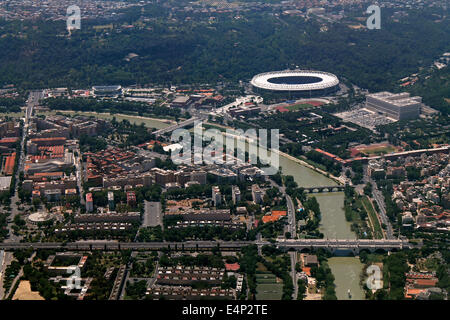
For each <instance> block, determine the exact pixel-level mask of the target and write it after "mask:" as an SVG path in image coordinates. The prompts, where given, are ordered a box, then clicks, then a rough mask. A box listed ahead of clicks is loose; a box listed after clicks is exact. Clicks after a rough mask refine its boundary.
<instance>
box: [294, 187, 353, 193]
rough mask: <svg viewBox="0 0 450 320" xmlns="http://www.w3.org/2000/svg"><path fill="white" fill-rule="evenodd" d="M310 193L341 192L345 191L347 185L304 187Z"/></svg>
mask: <svg viewBox="0 0 450 320" xmlns="http://www.w3.org/2000/svg"><path fill="white" fill-rule="evenodd" d="M303 190H305V191H306V192H308V193H317V192H318V193H321V192H339V191H344V190H345V186H340V185H339V186H321V187H303Z"/></svg>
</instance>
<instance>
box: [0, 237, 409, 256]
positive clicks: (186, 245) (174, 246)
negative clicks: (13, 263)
mask: <svg viewBox="0 0 450 320" xmlns="http://www.w3.org/2000/svg"><path fill="white" fill-rule="evenodd" d="M251 244H256V245H258V246H263V245H271V244H272V243H271V242H269V241H185V242H118V241H77V242H67V243H64V242H35V243H32V242H9V243H0V249H2V250H18V249H28V248H32V249H60V250H64V249H65V250H106V251H107V250H161V249H171V250H176V251H179V250H210V249H213V248H220V249H222V250H239V249H241V248H242V247H245V246H248V245H251ZM273 245H275V246H276V247H277V248H279V249H283V250H297V251H302V250H314V249H319V248H323V249H326V250H328V251H330V252H332V253H333V252H335V251H336V250H351V251H352V252H354V253H355V254H358V253H359V252H360V251H361V250H368V251H370V252H374V251H376V250H380V249H381V250H385V251H391V250H402V249H409V248H413V247H414V245H413V244H411V243H409V242H408V241H406V240H397V239H395V240H387V239H383V240H368V239H358V240H342V239H341V240H338V239H332V240H331V239H298V240H280V241H276V242H274V243H273Z"/></svg>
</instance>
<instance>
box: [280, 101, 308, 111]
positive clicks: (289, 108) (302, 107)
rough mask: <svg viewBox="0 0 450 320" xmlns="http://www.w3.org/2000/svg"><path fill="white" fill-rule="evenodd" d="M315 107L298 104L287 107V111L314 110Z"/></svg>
mask: <svg viewBox="0 0 450 320" xmlns="http://www.w3.org/2000/svg"><path fill="white" fill-rule="evenodd" d="M312 107H313V106H312V105H310V104H307V103H298V104H294V105H292V106H289V107H286V109H288V110H289V111H297V110H301V109H308V108H312Z"/></svg>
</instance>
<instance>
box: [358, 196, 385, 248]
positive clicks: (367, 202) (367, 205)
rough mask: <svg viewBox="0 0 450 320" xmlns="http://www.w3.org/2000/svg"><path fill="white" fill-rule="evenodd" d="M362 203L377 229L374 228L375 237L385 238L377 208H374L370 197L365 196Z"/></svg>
mask: <svg viewBox="0 0 450 320" xmlns="http://www.w3.org/2000/svg"><path fill="white" fill-rule="evenodd" d="M362 204H363V206H364V209H365V210H366V212H367V214H368V215H369V218H370V221H371V222H372V225H373V227H374V229H375V230H374V237H375V238H376V239H382V238H383V231H382V229H381V225H380V222H379V221H378V218H377V214H376V212H375V209H374V208H373V205H372V203H371V202H370V200H369V198H367V197H363V198H362Z"/></svg>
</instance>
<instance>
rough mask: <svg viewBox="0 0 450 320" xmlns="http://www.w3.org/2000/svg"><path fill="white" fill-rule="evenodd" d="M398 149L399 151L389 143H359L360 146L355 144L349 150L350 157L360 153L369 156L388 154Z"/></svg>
mask: <svg viewBox="0 0 450 320" xmlns="http://www.w3.org/2000/svg"><path fill="white" fill-rule="evenodd" d="M398 151H401V149H400V148H398V147H395V146H393V145H391V144H389V143H377V144H371V145H360V146H356V147H354V148H352V149H351V150H350V152H351V156H352V157H355V156H358V155H360V154H361V155H365V156H369V157H370V156H377V155H383V154H388V153H392V152H398Z"/></svg>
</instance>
